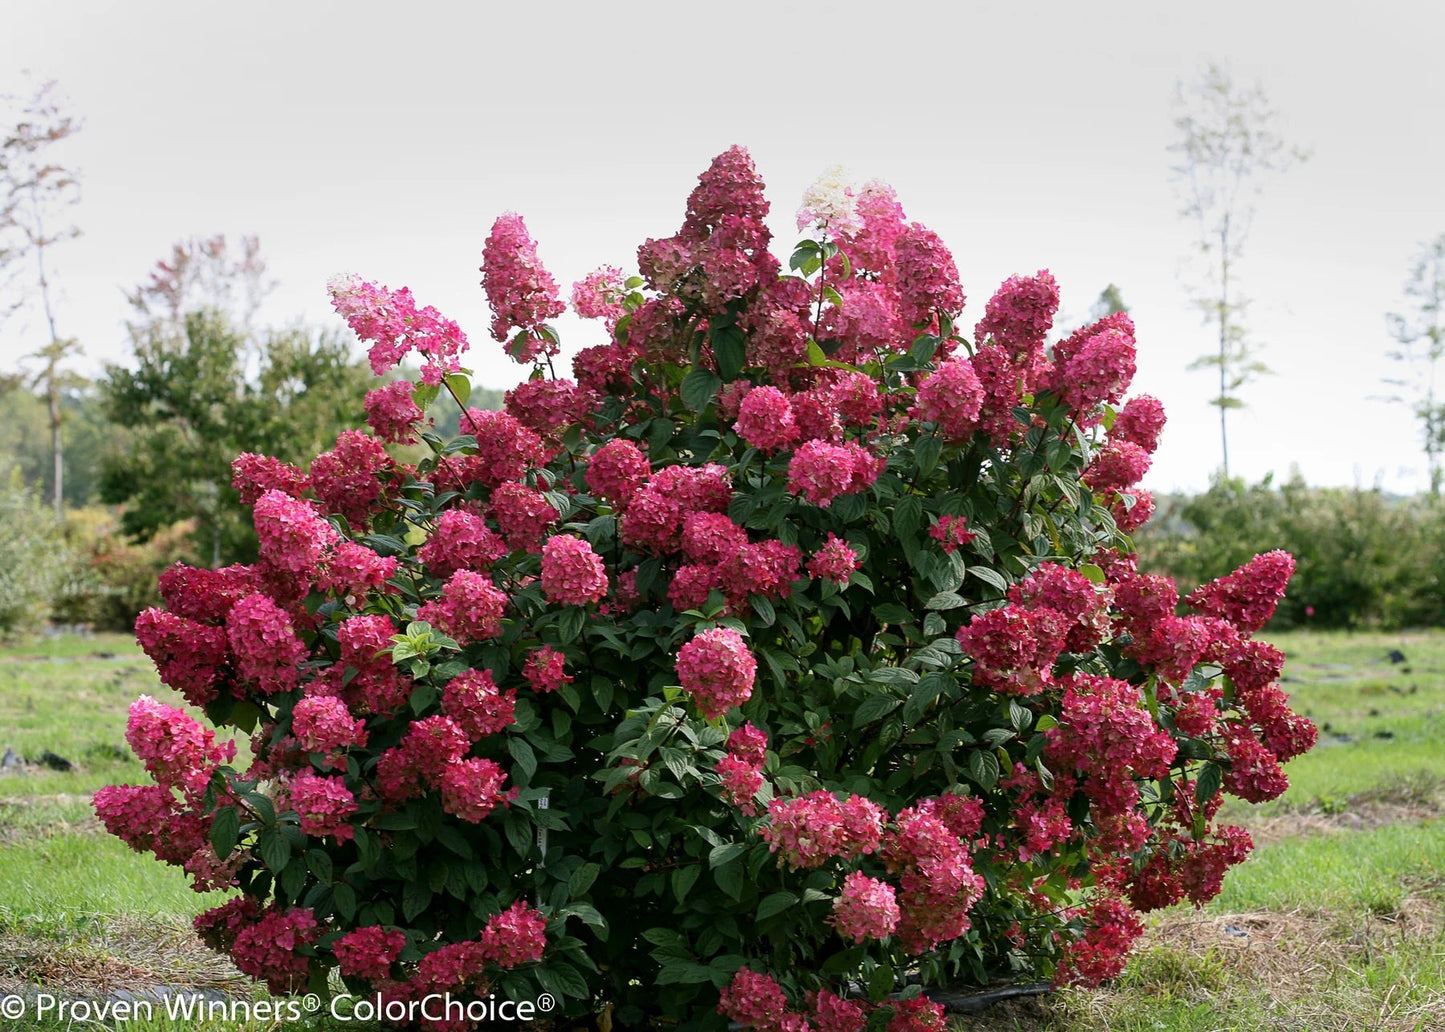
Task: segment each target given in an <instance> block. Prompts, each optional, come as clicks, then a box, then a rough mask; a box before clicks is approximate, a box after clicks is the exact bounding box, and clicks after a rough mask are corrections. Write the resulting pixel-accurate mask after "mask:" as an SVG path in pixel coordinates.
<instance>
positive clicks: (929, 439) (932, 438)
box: [913, 434, 943, 477]
mask: <svg viewBox="0 0 1445 1032" xmlns="http://www.w3.org/2000/svg"><path fill="white" fill-rule="evenodd" d="M942 454H943V438H941V437H939V436H938V435H937V434H925V435H924V436H923V437H921V438H919V440H918V443H917V444H916V445H914V447H913V455H914V458H915V461H917V463H918V472H919V474H920V475H921V476H925V477H926V476H928V474H930V473H932V472H933V470H934V468H935V467H936V466H937V465H938V459H939V457H940V456H941V455H942Z"/></svg>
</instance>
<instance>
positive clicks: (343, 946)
mask: <svg viewBox="0 0 1445 1032" xmlns="http://www.w3.org/2000/svg"><path fill="white" fill-rule="evenodd" d="M405 947H406V935H405V934H403V933H402V932H400V931H398V930H396V929H391V930H387V929H386V928H383V927H381V926H380V925H368V926H366V927H363V928H356V929H353V930H352V931H350V932H347V933H346V934H345V935H343V936H342V937H341V938H340V939H337V940H336V944H335V945H334V946H333V947H332V951H333V952H334V953H335V954H336V963H337V966H338V967H339V968H340V969H341V973H342V974H343V975H352V976H354V977H356V978H364V979H366V980H367V981H369V982H373V983H375V982H381V981H384V980H386V979H389V978H390V977H391V966H392V965H393V964H395V963H396V962H397V960H398V959H399V958H400V957H401V951H402V950H403V949H404V948H405Z"/></svg>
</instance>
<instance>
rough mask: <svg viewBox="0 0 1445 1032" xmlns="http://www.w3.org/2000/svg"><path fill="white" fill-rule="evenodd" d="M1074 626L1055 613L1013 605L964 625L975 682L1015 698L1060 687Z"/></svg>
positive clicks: (961, 630) (960, 632)
mask: <svg viewBox="0 0 1445 1032" xmlns="http://www.w3.org/2000/svg"><path fill="white" fill-rule="evenodd" d="M1069 630H1070V627H1069V620H1068V618H1067V617H1065V616H1064V615H1062V614H1061V613H1058V612H1056V611H1054V610H1052V609H1028V608H1025V607H1023V606H1020V605H1015V604H1013V603H1010V604H1008V605H1005V606H1002V607H1000V608H998V609H990V610H989V611H988V612H986V613H979V614H978V615H977V616H975V617H974V618H973V620H972V621H971V622H970V623H968V624H966V625H964V626H963V627H960V628H959V629H958V632H957V634H955V635H954V637H955V638H957V639H958V643H959V644H960V645H961V646H963V651H964V654H965V655H967V656H970V657H972V659H973V683H974V684H976V685H979V686H980V687H986V688H992V689H994V690H995V691H999V692H1004V693H1007V694H1010V695H1035V694H1037V693H1038V692H1040V691H1042V690H1043V689H1044V688H1046V687H1048V686H1050V685H1052V684H1053V683H1054V673H1053V668H1054V662H1055V661H1056V660H1057V659H1058V658H1059V653H1060V652H1062V651H1063V648H1064V641H1065V639H1066V638H1067V636H1068V633H1069Z"/></svg>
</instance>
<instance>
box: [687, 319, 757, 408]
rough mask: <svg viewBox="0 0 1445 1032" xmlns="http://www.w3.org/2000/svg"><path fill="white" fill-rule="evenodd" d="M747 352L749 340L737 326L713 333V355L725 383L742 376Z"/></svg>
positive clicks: (726, 327) (725, 327)
mask: <svg viewBox="0 0 1445 1032" xmlns="http://www.w3.org/2000/svg"><path fill="white" fill-rule="evenodd" d="M747 352H748V346H747V339H746V338H745V337H744V336H743V331H742V330H740V329H738V328H737V327H736V326H724V327H723V328H722V329H719V330H714V331H713V332H712V355H713V358H715V359H717V371H718V374H719V375H720V376H721V377H722V379H723V381H725V382H731V381H733V380H736V379H737V378H738V377H739V376H741V375H742V373H743V365H744V364H745V363H746V362H747ZM695 411H701V410H700V409H698V410H695Z"/></svg>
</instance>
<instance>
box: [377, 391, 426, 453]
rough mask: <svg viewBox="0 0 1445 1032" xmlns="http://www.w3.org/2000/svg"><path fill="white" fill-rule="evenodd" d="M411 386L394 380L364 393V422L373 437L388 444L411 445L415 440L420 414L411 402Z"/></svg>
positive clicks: (420, 418) (413, 402) (414, 403)
mask: <svg viewBox="0 0 1445 1032" xmlns="http://www.w3.org/2000/svg"><path fill="white" fill-rule="evenodd" d="M412 390H413V387H412V384H411V383H410V382H409V381H407V380H396V381H394V382H392V383H389V384H387V385H386V386H385V387H378V388H376V389H375V390H372V391H367V392H366V400H365V403H364V404H365V408H366V422H367V425H369V426H370V427H371V431H372V433H374V434H376V436H377V438H378V439H380V440H383V441H387V442H388V443H391V444H411V443H412V442H413V441H415V440H416V439H417V427H418V424H420V423H421V420H422V411H421V409H419V408H417V407H416V402H415V401H413V400H412Z"/></svg>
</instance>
